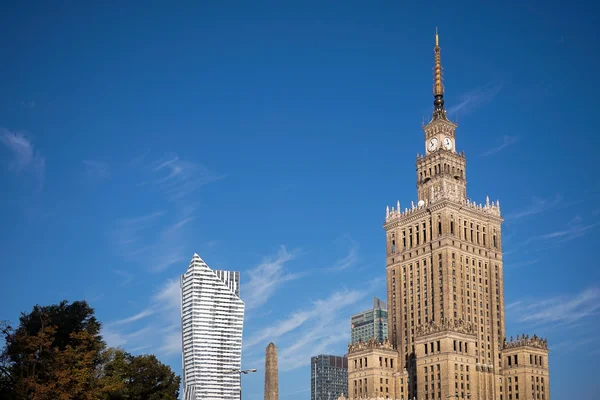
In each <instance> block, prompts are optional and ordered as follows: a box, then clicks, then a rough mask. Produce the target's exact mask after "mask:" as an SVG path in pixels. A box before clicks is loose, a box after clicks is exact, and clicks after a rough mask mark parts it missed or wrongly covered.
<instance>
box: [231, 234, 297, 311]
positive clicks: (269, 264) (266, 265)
mask: <svg viewBox="0 0 600 400" xmlns="http://www.w3.org/2000/svg"><path fill="white" fill-rule="evenodd" d="M296 254H297V252H291V253H290V252H288V251H287V250H286V248H285V247H284V246H281V248H280V249H279V252H278V253H277V254H276V255H275V256H274V257H268V258H265V259H264V260H263V261H262V262H261V263H260V264H259V265H257V266H256V267H254V268H252V269H251V270H250V271H248V273H247V274H248V276H249V277H250V279H249V281H248V283H246V284H244V285H243V287H244V290H243V292H242V300H244V302H245V303H246V311H250V310H252V309H254V308H257V307H259V306H262V305H263V304H265V303H266V302H267V301H268V300H269V299H270V298H271V297H272V296H273V295H274V294H275V292H276V291H277V290H278V289H279V288H281V286H282V285H283V284H284V283H286V282H289V281H291V280H294V279H297V278H299V277H300V276H301V275H300V274H293V273H290V272H288V271H286V268H285V265H286V263H287V262H289V261H291V260H293V259H294V258H295V256H296ZM244 293H245V294H244Z"/></svg>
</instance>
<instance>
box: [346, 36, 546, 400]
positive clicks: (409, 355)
mask: <svg viewBox="0 0 600 400" xmlns="http://www.w3.org/2000/svg"><path fill="white" fill-rule="evenodd" d="M435 62H436V67H435V71H436V79H435V84H434V96H435V101H434V107H435V109H434V113H433V116H432V119H431V121H430V122H429V123H427V124H426V125H425V126H424V127H423V131H424V133H425V135H424V136H425V137H424V139H425V154H424V155H417V161H416V178H417V185H416V186H417V196H418V198H417V200H416V201H413V202H411V203H410V206H409V207H405V208H404V209H402V208H401V206H400V202H397V203H396V207H391V208H390V207H387V208H386V215H385V223H384V228H385V231H386V256H387V257H386V264H387V265H386V274H387V300H388V301H387V305H388V330H389V338H390V339H389V340H390V345H391V347H392V348H393V349H394V351H395V352H396V354H397V358H398V362H397V363H396V365H395V368H394V369H395V374H393V375H394V377H395V378H396V380H397V382H396V385H395V386H396V387H398V388H399V389H398V390H397V391H396V393H395V395H396V397H397V398H400V399H413V398H418V399H419V400H428V399H438V398H442V399H446V398H472V399H478V400H511V399H516V396H515V395H513V394H516V391H517V389H516V383H515V381H516V380H518V382H520V384H519V387H518V393H519V396H518V399H519V400H527V399H534V398H535V399H543V400H549V398H550V391H549V376H548V349H547V344H546V342H545V341H544V340H542V339H539V338H537V337H535V336H534V338H535V339H533V338H531V339H529V338H528V337H527V338H528V339H527V340H525V339H523V337H521V338H519V341H517V342H513V341H510V342H506V340H505V338H506V332H505V314H504V312H505V311H504V278H503V258H502V253H503V247H502V222H503V218H502V215H501V212H500V202H499V201H490V199H489V197H486V199H485V201H483V202H482V203H476V202H475V201H473V200H471V199H470V198H469V197H468V196H467V180H466V157H465V154H464V152H460V153H459V152H457V150H456V128H457V125H456V124H455V123H453V122H451V121H449V120H448V118H447V116H446V111H445V109H444V100H443V94H444V93H443V86H442V85H441V82H442V79H441V70H442V69H441V64H439V63H440V62H441V61H440V48H439V46H438V45H437V35H436V47H435ZM516 343H518V344H516ZM534 343H535V345H534ZM371 352H372V353H373V351H372V350H371ZM386 352H387V353H386V354H387V355H388V358H389V357H391V350H389V349H386ZM373 354H374V353H373ZM359 356H360V357H363V358H364V356H363V355H359V354H358V353H357V355H356V357H359ZM509 356H510V357H512V359H511V360H513V361H514V360H515V357H516V359H517V360H518V364H515V363H514V362H513V361H511V364H510V365H509V364H508V363H509V361H508V360H509ZM348 357H349V358H352V359H353V357H355V356H354V354H349V356H348ZM536 360H537V363H536ZM530 361H531V362H530ZM353 363H354V361H351V362H350V364H351V366H353ZM375 367H377V366H375ZM382 372H384V371H383V370H381V371H374V370H373V371H370V372H369V373H370V375H369V377H372V379H377V374H379V373H382ZM385 372H386V373H387V371H385ZM509 379H510V381H509ZM348 385H349V394H350V396H351V397H350V398H353V399H356V398H358V397H356V394H355V393H357V394H360V392H354V390H353V389H354V387H353V385H354V382H353V379H350V380H349V383H348ZM390 386H392V385H390ZM532 387H533V389H532ZM400 390H404V391H403V392H401V391H400ZM353 394H355V397H352V395H353ZM538 394H539V397H538ZM367 395H368V396H369V397H375V393H372V392H371V391H370V390H369V387H367ZM378 395H381V394H378ZM383 397H384V398H386V397H387V396H386V393H384V394H383ZM389 398H393V395H392V394H390V396H389Z"/></svg>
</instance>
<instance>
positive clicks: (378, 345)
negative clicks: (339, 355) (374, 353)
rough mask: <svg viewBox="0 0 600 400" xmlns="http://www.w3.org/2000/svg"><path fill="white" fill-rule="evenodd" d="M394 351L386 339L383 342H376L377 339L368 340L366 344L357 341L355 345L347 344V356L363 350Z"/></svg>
mask: <svg viewBox="0 0 600 400" xmlns="http://www.w3.org/2000/svg"><path fill="white" fill-rule="evenodd" d="M374 349H377V350H394V346H393V345H392V343H390V342H389V341H388V340H387V339H386V340H384V341H383V342H380V341H378V340H377V339H370V340H368V341H366V342H363V341H359V342H358V343H355V344H352V343H350V344H348V354H351V353H356V352H359V351H364V350H374Z"/></svg>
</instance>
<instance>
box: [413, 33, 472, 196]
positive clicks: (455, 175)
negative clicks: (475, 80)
mask: <svg viewBox="0 0 600 400" xmlns="http://www.w3.org/2000/svg"><path fill="white" fill-rule="evenodd" d="M434 55H435V56H434V58H435V67H434V83H433V96H434V99H435V100H434V101H433V106H434V111H433V116H432V118H431V121H429V123H428V124H427V125H425V126H423V131H424V132H425V155H419V156H417V192H418V197H419V198H418V200H419V201H421V200H422V201H423V202H425V203H430V202H432V201H435V200H438V199H440V198H441V196H443V197H447V198H450V199H452V200H459V201H461V200H465V199H466V197H467V189H466V187H467V181H466V179H465V177H466V174H465V168H466V159H465V155H464V153H458V152H457V151H456V128H457V125H456V124H455V123H453V122H451V121H450V120H449V119H448V118H447V117H446V110H445V109H444V84H443V81H442V64H441V57H440V45H439V36H438V34H437V32H436V35H435V48H434Z"/></svg>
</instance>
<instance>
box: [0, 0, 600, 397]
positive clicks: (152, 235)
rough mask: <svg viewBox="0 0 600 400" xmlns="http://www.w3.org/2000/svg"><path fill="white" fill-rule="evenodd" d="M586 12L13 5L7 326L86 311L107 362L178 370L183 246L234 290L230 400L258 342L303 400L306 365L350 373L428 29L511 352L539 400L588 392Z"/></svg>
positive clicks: (451, 5)
mask: <svg viewBox="0 0 600 400" xmlns="http://www.w3.org/2000/svg"><path fill="white" fill-rule="evenodd" d="M284 3H285V4H284ZM591 3H592V2H589V4H588V5H585V4H583V3H581V4H579V5H576V4H575V3H570V4H568V5H562V6H560V5H558V4H553V3H549V2H538V3H529V2H525V3H523V2H515V3H514V4H510V3H505V5H504V6H502V7H499V6H491V5H482V4H479V3H478V2H473V3H456V2H446V3H443V2H434V3H427V4H423V6H421V7H416V6H412V5H399V4H398V2H368V3H367V2H354V1H349V2H344V3H343V5H342V3H340V2H328V1H325V2H312V1H305V2H298V1H289V2H262V1H257V2H239V3H236V2H227V3H226V4H223V5H221V6H211V7H208V6H201V5H199V4H200V3H197V2H189V3H185V2H182V3H180V4H179V5H178V6H177V7H173V6H166V5H165V3H161V2H144V3H143V5H142V3H141V2H137V3H136V2H128V4H127V5H124V4H119V5H117V3H115V2H106V4H104V5H83V3H78V2H71V3H70V4H69V3H63V4H61V5H56V6H48V5H41V4H39V3H38V4H33V3H27V4H25V3H19V4H17V2H13V3H12V4H11V5H10V6H7V7H4V10H3V13H2V15H0V26H1V29H2V35H0V49H1V52H2V60H3V61H2V62H1V63H0V87H1V88H2V90H1V91H0V187H1V188H2V196H0V220H1V221H2V223H0V243H1V244H2V247H1V250H2V255H3V262H2V281H3V283H4V285H3V288H2V292H1V296H2V297H1V298H0V300H1V301H0V319H9V320H13V321H15V320H16V319H17V318H18V314H19V312H21V311H28V310H30V309H31V307H32V306H33V305H34V304H36V303H39V304H50V303H55V302H58V301H60V300H62V299H68V300H77V299H87V300H88V301H89V302H90V303H91V304H92V306H93V307H94V308H95V309H96V312H97V315H98V317H99V318H100V319H101V321H103V322H104V323H105V328H104V334H105V337H106V339H107V340H108V342H109V344H111V345H121V346H123V347H124V348H125V349H127V350H129V351H131V352H134V353H140V352H151V353H155V354H157V355H158V356H159V358H160V359H161V360H162V361H163V362H165V363H168V364H169V365H171V366H172V368H173V369H174V370H175V371H177V372H178V373H179V372H180V370H181V361H180V355H179V351H180V350H179V348H180V339H179V308H178V286H177V285H178V276H179V275H180V274H182V273H183V272H184V271H185V270H186V268H187V265H188V262H189V260H190V259H191V257H192V255H193V253H194V252H197V253H198V254H200V255H201V256H202V258H203V259H204V260H205V261H206V262H207V263H208V264H209V265H210V266H211V267H212V268H214V269H234V270H240V271H241V272H242V297H243V298H244V300H245V301H246V303H247V308H248V310H247V321H246V325H245V332H244V343H245V344H244V357H243V366H244V367H246V368H258V369H259V372H258V373H256V374H254V375H253V376H247V377H245V378H244V393H245V398H247V399H261V398H262V389H263V375H262V370H263V369H264V361H263V352H264V349H265V347H266V345H267V344H268V343H269V341H271V340H273V341H274V342H275V343H276V344H277V345H278V347H279V354H280V393H281V394H282V398H285V399H286V400H296V399H307V398H309V387H310V384H309V380H310V376H309V367H308V365H309V362H310V356H311V355H314V354H317V353H333V354H340V355H341V354H344V353H345V350H346V343H347V342H348V340H349V316H350V314H351V313H353V312H357V311H361V310H363V309H366V308H368V307H369V305H370V304H371V302H372V296H374V295H376V296H380V297H382V298H385V280H384V279H385V278H384V276H385V275H384V246H385V243H384V231H383V228H382V224H383V219H384V216H385V206H386V205H388V204H389V205H395V203H396V200H398V199H399V200H400V201H401V202H402V203H404V204H408V203H409V202H410V201H411V200H416V189H415V172H414V171H415V165H414V163H415V155H416V154H417V153H422V152H424V141H423V133H422V131H421V129H420V127H421V123H422V122H423V118H424V117H426V116H427V115H429V114H430V113H431V110H432V97H431V84H432V66H433V41H434V36H433V34H434V31H435V27H436V26H438V27H439V30H440V34H441V39H440V40H441V45H442V63H443V66H444V68H445V83H446V97H445V99H446V106H447V108H448V110H449V115H450V117H451V118H452V119H454V120H458V123H459V128H458V131H457V147H458V149H459V150H461V149H464V150H465V152H466V155H467V160H468V166H467V176H468V193H469V195H470V197H471V198H472V199H474V200H477V201H478V202H482V201H484V199H485V196H486V195H489V196H490V198H492V199H499V200H500V202H501V207H502V210H503V214H504V217H505V219H506V222H505V224H504V232H503V238H504V249H505V252H506V253H505V297H506V305H507V315H508V317H507V328H508V335H516V334H517V333H522V332H527V333H531V334H533V333H537V334H538V335H542V336H547V337H548V338H549V341H550V346H551V350H552V352H551V356H550V363H551V379H552V381H551V382H552V395H553V398H554V399H567V398H575V397H582V396H586V395H587V396H588V397H589V395H591V394H592V393H598V392H599V391H600V386H598V381H597V379H594V378H595V369H594V367H595V365H597V364H594V360H595V359H597V357H598V356H599V355H600V350H599V349H600V347H598V346H600V340H599V339H598V336H597V334H596V332H597V330H598V328H600V326H599V325H600V324H599V320H598V311H600V285H599V284H600V272H599V271H600V269H599V268H598V265H597V257H593V254H594V253H593V252H594V245H596V246H597V245H598V233H599V232H600V230H599V228H600V226H599V225H598V224H599V223H600V206H599V204H600V202H599V200H600V180H599V179H598V177H597V172H596V171H597V166H596V164H595V163H593V160H594V159H597V156H596V154H597V151H598V150H597V149H598V146H600V140H599V139H598V128H597V127H596V128H594V120H595V119H596V118H595V117H596V115H597V111H594V110H595V109H596V107H597V93H598V92H599V91H600V85H599V83H598V80H597V76H596V75H597V74H595V72H596V71H595V69H596V66H597V65H598V55H597V52H595V51H594V49H598V41H597V37H598V29H597V24H596V22H595V21H594V19H593V18H592V16H593V15H596V14H597V12H598V10H597V6H594V5H592V4H591ZM367 4H368V5H367ZM575 365H576V366H577V367H576V368H574V366H575Z"/></svg>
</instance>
